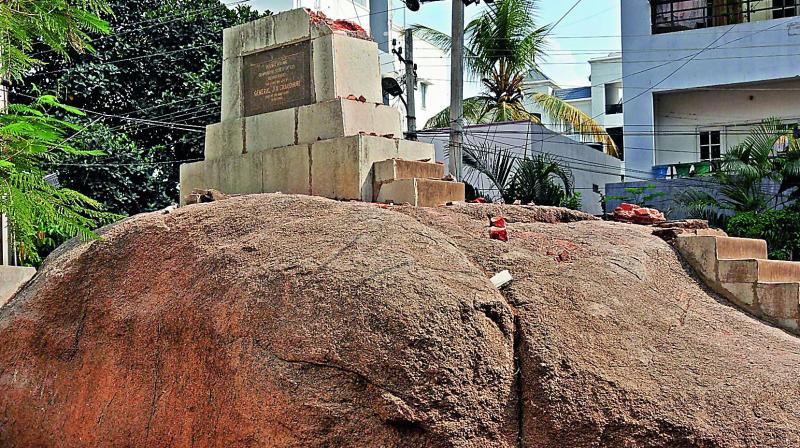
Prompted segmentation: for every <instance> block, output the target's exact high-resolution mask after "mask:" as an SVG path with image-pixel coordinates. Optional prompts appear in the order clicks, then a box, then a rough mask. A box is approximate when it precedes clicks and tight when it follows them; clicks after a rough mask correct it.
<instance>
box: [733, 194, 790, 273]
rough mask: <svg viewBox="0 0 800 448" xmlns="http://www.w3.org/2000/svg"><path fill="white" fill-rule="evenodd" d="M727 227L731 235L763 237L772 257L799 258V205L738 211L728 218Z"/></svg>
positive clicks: (780, 258) (781, 258) (779, 258)
mask: <svg viewBox="0 0 800 448" xmlns="http://www.w3.org/2000/svg"><path fill="white" fill-rule="evenodd" d="M726 231H727V232H728V234H729V235H730V236H736V237H741V238H757V239H763V240H766V241H767V244H768V246H769V257H770V258H772V259H775V260H798V258H800V207H797V206H795V207H791V208H785V209H782V210H768V211H765V212H743V213H738V214H736V215H734V216H733V217H731V218H730V219H729V220H728V224H727V228H726Z"/></svg>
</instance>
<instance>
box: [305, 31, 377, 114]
mask: <svg viewBox="0 0 800 448" xmlns="http://www.w3.org/2000/svg"><path fill="white" fill-rule="evenodd" d="M312 45H313V65H314V90H315V93H316V98H317V101H318V102H320V101H327V100H332V99H336V98H346V97H347V96H348V95H355V96H356V97H359V96H363V97H364V98H366V100H367V102H368V103H381V102H382V101H383V94H382V91H381V70H380V61H379V59H378V44H376V43H375V42H372V41H368V40H364V39H357V38H354V37H349V36H345V35H341V34H331V35H327V36H323V37H320V38H317V39H314V41H313V43H312Z"/></svg>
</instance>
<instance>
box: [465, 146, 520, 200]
mask: <svg viewBox="0 0 800 448" xmlns="http://www.w3.org/2000/svg"><path fill="white" fill-rule="evenodd" d="M463 156H464V165H465V166H467V167H469V168H471V169H473V170H475V171H476V172H477V173H479V174H483V175H484V176H486V177H487V178H488V179H489V180H490V181H491V182H492V184H493V185H494V187H495V188H496V189H497V190H498V191H499V192H500V193H501V194H502V193H503V192H504V191H506V190H507V189H508V186H509V182H510V181H511V178H512V175H513V173H514V167H515V162H516V159H517V158H516V156H515V155H514V153H513V152H512V151H511V150H510V149H509V148H507V147H504V146H502V147H501V146H496V145H493V144H491V143H488V142H482V143H480V144H478V145H475V146H473V145H464V147H463Z"/></svg>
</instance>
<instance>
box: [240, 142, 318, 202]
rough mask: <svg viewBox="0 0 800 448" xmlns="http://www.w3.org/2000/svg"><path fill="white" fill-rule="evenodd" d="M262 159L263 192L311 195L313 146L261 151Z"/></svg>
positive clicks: (258, 153) (259, 153)
mask: <svg viewBox="0 0 800 448" xmlns="http://www.w3.org/2000/svg"><path fill="white" fill-rule="evenodd" d="M254 155H260V156H261V159H262V164H261V166H262V167H263V170H262V179H263V180H262V192H264V193H277V192H281V193H286V194H311V145H299V146H289V147H286V148H276V149H268V150H266V151H259V152H256V153H254Z"/></svg>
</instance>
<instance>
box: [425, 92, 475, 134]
mask: <svg viewBox="0 0 800 448" xmlns="http://www.w3.org/2000/svg"><path fill="white" fill-rule="evenodd" d="M487 102H488V99H487V98H486V97H483V96H474V97H471V98H467V99H465V100H464V117H463V118H464V122H465V123H467V124H480V123H488V122H489V121H488V120H487ZM449 127H450V108H449V107H448V108H445V109H443V110H442V111H440V112H439V113H437V114H436V115H434V116H433V117H431V118H430V119H428V121H427V122H426V123H425V129H446V128H449Z"/></svg>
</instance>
